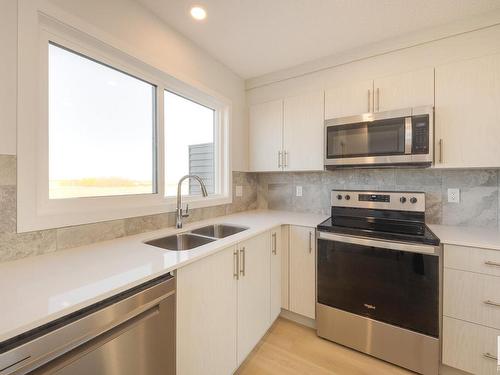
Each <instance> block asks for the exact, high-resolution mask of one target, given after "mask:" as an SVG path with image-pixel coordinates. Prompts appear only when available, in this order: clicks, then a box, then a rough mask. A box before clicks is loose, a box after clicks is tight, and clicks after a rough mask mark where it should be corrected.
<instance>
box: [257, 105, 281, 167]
mask: <svg viewBox="0 0 500 375" xmlns="http://www.w3.org/2000/svg"><path fill="white" fill-rule="evenodd" d="M249 112H250V113H249V115H250V128H249V136H250V137H249V138H250V140H249V149H250V155H249V157H250V160H249V162H250V170H251V171H252V172H269V171H281V170H282V168H281V151H282V145H283V100H275V101H272V102H267V103H262V104H256V105H252V106H250V110H249Z"/></svg>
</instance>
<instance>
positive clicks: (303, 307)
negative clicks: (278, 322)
mask: <svg viewBox="0 0 500 375" xmlns="http://www.w3.org/2000/svg"><path fill="white" fill-rule="evenodd" d="M315 275H316V233H315V228H308V227H299V226H290V311H293V312H294V313H297V314H300V315H304V316H307V317H309V318H311V319H315V317H316V277H315Z"/></svg>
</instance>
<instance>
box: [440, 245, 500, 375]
mask: <svg viewBox="0 0 500 375" xmlns="http://www.w3.org/2000/svg"><path fill="white" fill-rule="evenodd" d="M443 254H444V277H443V363H444V364H445V365H447V366H451V367H454V368H457V369H460V370H462V371H466V372H470V373H472V374H481V375H488V374H491V375H493V374H498V372H497V357H498V348H497V340H498V337H499V336H500V277H498V276H497V275H498V268H499V266H500V263H499V262H498V261H499V260H500V252H499V251H495V250H487V249H480V248H473V247H466V246H456V245H445V246H444V252H443Z"/></svg>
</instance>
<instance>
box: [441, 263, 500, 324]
mask: <svg viewBox="0 0 500 375" xmlns="http://www.w3.org/2000/svg"><path fill="white" fill-rule="evenodd" d="M443 314H444V315H446V316H449V317H452V318H457V319H463V320H467V321H469V322H473V323H479V324H482V325H485V326H488V327H492V328H497V329H500V277H496V276H488V275H482V274H478V273H472V272H466V271H458V270H453V269H445V270H444V302H443Z"/></svg>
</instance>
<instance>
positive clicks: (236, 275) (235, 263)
mask: <svg viewBox="0 0 500 375" xmlns="http://www.w3.org/2000/svg"><path fill="white" fill-rule="evenodd" d="M239 268H240V260H239V259H238V249H235V250H234V251H233V277H234V278H235V279H236V280H239V279H240V272H239Z"/></svg>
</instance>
